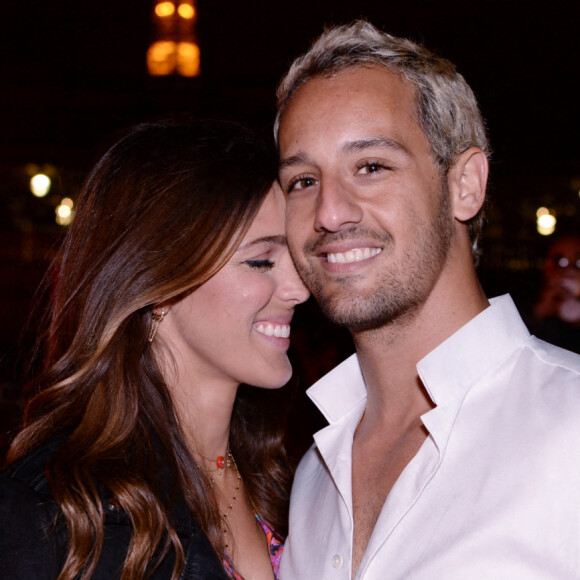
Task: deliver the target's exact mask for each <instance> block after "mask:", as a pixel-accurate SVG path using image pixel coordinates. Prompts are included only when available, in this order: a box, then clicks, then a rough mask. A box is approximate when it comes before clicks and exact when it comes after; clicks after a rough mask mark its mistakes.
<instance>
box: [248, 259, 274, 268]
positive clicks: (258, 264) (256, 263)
mask: <svg viewBox="0 0 580 580" xmlns="http://www.w3.org/2000/svg"><path fill="white" fill-rule="evenodd" d="M246 264H248V266H250V268H254V269H256V270H270V269H271V268H273V267H274V262H272V261H271V260H246Z"/></svg>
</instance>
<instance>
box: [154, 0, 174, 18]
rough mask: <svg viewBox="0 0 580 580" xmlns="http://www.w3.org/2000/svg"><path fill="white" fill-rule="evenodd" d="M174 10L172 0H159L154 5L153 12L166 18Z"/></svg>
mask: <svg viewBox="0 0 580 580" xmlns="http://www.w3.org/2000/svg"><path fill="white" fill-rule="evenodd" d="M174 12H175V6H174V4H173V2H159V4H157V5H156V6H155V14H156V15H157V16H159V18H167V17H168V16H171V15H172V14H173V13H174Z"/></svg>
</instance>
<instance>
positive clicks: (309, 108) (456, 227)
mask: <svg viewBox="0 0 580 580" xmlns="http://www.w3.org/2000/svg"><path fill="white" fill-rule="evenodd" d="M414 99H415V93H414V90H413V87H412V86H411V85H410V84H409V83H408V82H406V81H404V80H403V79H402V78H401V77H400V76H399V75H397V74H394V73H391V72H389V71H388V70H386V69H384V68H378V67H352V68H350V69H346V70H344V71H342V72H340V73H338V74H336V75H334V76H332V77H320V76H319V77H313V78H311V79H310V80H308V81H307V82H306V83H305V84H303V85H302V86H301V87H300V88H299V89H298V90H297V91H296V93H295V94H294V96H293V97H292V99H291V101H290V103H289V105H288V107H287V109H286V111H285V113H284V115H283V117H282V120H281V125H280V135H279V143H280V157H281V165H280V181H281V184H282V188H283V189H284V191H285V193H286V195H287V200H288V201H287V215H286V225H287V235H288V243H289V246H290V250H291V252H292V255H293V258H294V260H295V262H296V265H297V268H298V270H299V272H300V274H301V276H302V277H303V278H304V280H305V281H306V284H307V285H308V286H309V288H310V289H311V291H312V293H313V294H314V295H315V297H316V298H317V300H319V301H320V303H321V304H322V306H323V308H324V310H325V311H326V313H327V314H328V315H329V316H330V318H332V319H333V320H334V321H336V322H338V323H340V324H343V325H345V326H346V327H347V328H348V329H349V330H350V331H351V333H352V335H353V338H354V342H355V345H356V349H357V354H358V358H359V363H360V366H361V370H362V373H363V376H364V379H365V384H366V387H367V407H366V413H365V415H364V418H363V420H362V422H361V423H360V424H359V427H358V429H357V431H356V434H355V437H354V441H353V449H352V490H353V491H352V493H353V518H354V532H353V555H352V573H353V577H354V575H355V574H356V571H357V570H358V567H359V564H360V561H361V558H362V556H363V554H364V551H365V549H366V546H367V543H368V540H369V538H370V535H371V534H372V530H373V528H374V526H375V523H376V520H377V518H378V516H379V514H380V511H381V509H382V506H383V504H384V501H385V499H386V497H387V496H388V494H389V492H390V490H391V488H392V486H393V485H394V483H395V482H396V480H397V479H398V477H399V475H400V473H401V472H402V471H403V469H404V468H405V466H406V465H407V464H408V463H409V461H410V460H411V459H412V458H413V457H414V456H415V454H416V453H417V451H418V449H419V448H420V446H421V445H422V443H423V441H424V440H425V437H426V436H427V434H426V431H425V429H424V427H423V424H422V422H421V420H420V417H421V415H422V414H423V413H425V412H427V411H428V410H430V409H431V408H432V407H433V402H432V401H431V399H430V397H429V396H428V395H427V393H426V391H425V388H424V386H423V384H422V383H421V380H420V378H419V376H418V374H417V362H418V361H419V360H420V359H421V358H423V357H424V356H425V355H426V354H427V353H429V352H430V351H431V350H433V349H434V348H435V347H436V346H438V345H439V344H440V343H441V342H442V341H444V340H445V339H446V338H448V337H449V336H451V334H453V333H454V332H455V331H457V330H458V329H459V328H460V327H461V326H463V325H464V324H465V323H467V322H468V321H469V320H471V319H472V318H473V317H474V316H476V315H477V314H479V313H480V312H481V311H482V310H483V309H485V308H486V307H487V306H488V302H487V299H486V297H485V295H484V293H483V291H482V289H481V286H480V284H479V282H478V280H477V277H476V275H475V270H474V267H473V262H472V255H471V247H470V242H469V233H468V226H467V223H466V222H467V221H468V220H469V219H471V218H472V217H473V216H474V215H475V214H476V213H477V211H478V210H479V208H480V207H481V205H482V203H483V200H484V197H485V186H486V180H487V171H488V166H487V158H486V156H485V154H484V153H483V152H482V151H481V150H480V149H478V148H475V147H474V148H470V149H468V150H466V151H464V152H463V153H461V154H460V155H459V156H458V157H457V159H456V160H455V162H454V164H453V165H452V166H451V168H450V169H449V171H448V172H447V173H446V174H445V175H442V174H441V173H440V171H439V170H438V168H437V167H436V165H435V163H434V160H433V155H432V151H431V148H430V145H429V143H428V141H427V139H426V138H425V135H424V134H423V132H422V131H421V129H420V127H419V125H418V124H417V121H416V119H415V116H414V111H415V101H414Z"/></svg>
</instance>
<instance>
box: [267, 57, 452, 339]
mask: <svg viewBox="0 0 580 580" xmlns="http://www.w3.org/2000/svg"><path fill="white" fill-rule="evenodd" d="M414 113H415V96H414V91H413V88H412V87H411V85H409V84H408V83H406V82H404V81H402V80H401V78H400V77H399V76H398V75H395V74H393V73H390V72H389V71H387V70H385V69H382V68H366V67H364V68H363V67H356V68H352V69H348V70H346V71H343V72H341V73H339V74H338V75H336V76H333V77H330V78H324V77H315V78H313V79H311V80H309V81H308V82H306V83H305V84H304V85H303V86H302V87H300V89H299V90H298V91H297V92H296V94H295V95H294V96H293V97H292V99H291V101H290V103H289V105H288V108H287V109H286V111H285V113H284V115H283V117H282V121H281V125H280V139H279V142H280V155H281V160H282V161H281V171H280V179H281V183H282V188H283V189H284V191H285V192H286V194H287V213H286V227H287V235H288V242H289V245H290V250H291V252H292V255H293V257H294V260H295V262H296V265H297V267H298V270H299V272H300V274H301V276H302V277H303V278H304V280H305V282H306V284H307V286H309V287H310V290H311V291H312V293H313V294H314V296H315V297H316V298H317V300H318V301H319V302H320V304H321V306H322V308H323V309H324V310H325V312H326V313H327V315H328V316H329V317H330V318H331V319H333V320H334V321H335V322H337V323H339V324H344V325H345V326H347V327H348V328H350V329H351V330H353V331H357V330H365V329H369V328H376V327H378V326H381V325H383V324H385V323H388V322H391V321H393V320H395V319H398V318H400V317H401V316H408V315H413V313H415V312H416V311H417V309H418V308H419V307H420V306H421V305H422V304H423V303H424V302H425V300H426V298H427V297H428V296H429V294H430V292H431V290H432V288H433V287H434V285H435V284H436V282H437V280H438V277H439V274H440V273H441V271H442V269H443V267H444V265H445V262H446V258H447V255H448V250H449V246H450V241H451V238H452V236H453V231H454V226H453V218H452V215H451V210H450V202H449V195H448V193H447V188H446V181H445V179H443V178H442V177H441V176H440V173H439V171H438V169H437V167H436V166H435V164H434V162H433V156H432V153H431V149H430V147H429V143H428V142H427V139H426V138H425V136H424V134H423V132H422V130H421V128H420V127H419V125H418V124H417V121H416V120H415V114H414Z"/></svg>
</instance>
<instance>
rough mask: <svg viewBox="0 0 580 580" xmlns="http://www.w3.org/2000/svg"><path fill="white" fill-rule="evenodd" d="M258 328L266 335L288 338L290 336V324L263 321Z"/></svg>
mask: <svg viewBox="0 0 580 580" xmlns="http://www.w3.org/2000/svg"><path fill="white" fill-rule="evenodd" d="M256 330H257V331H258V332H261V333H262V334H265V335H266V336H276V337H277V338H288V337H289V336H290V325H289V324H272V323H271V322H263V323H260V324H258V325H257V326H256Z"/></svg>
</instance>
